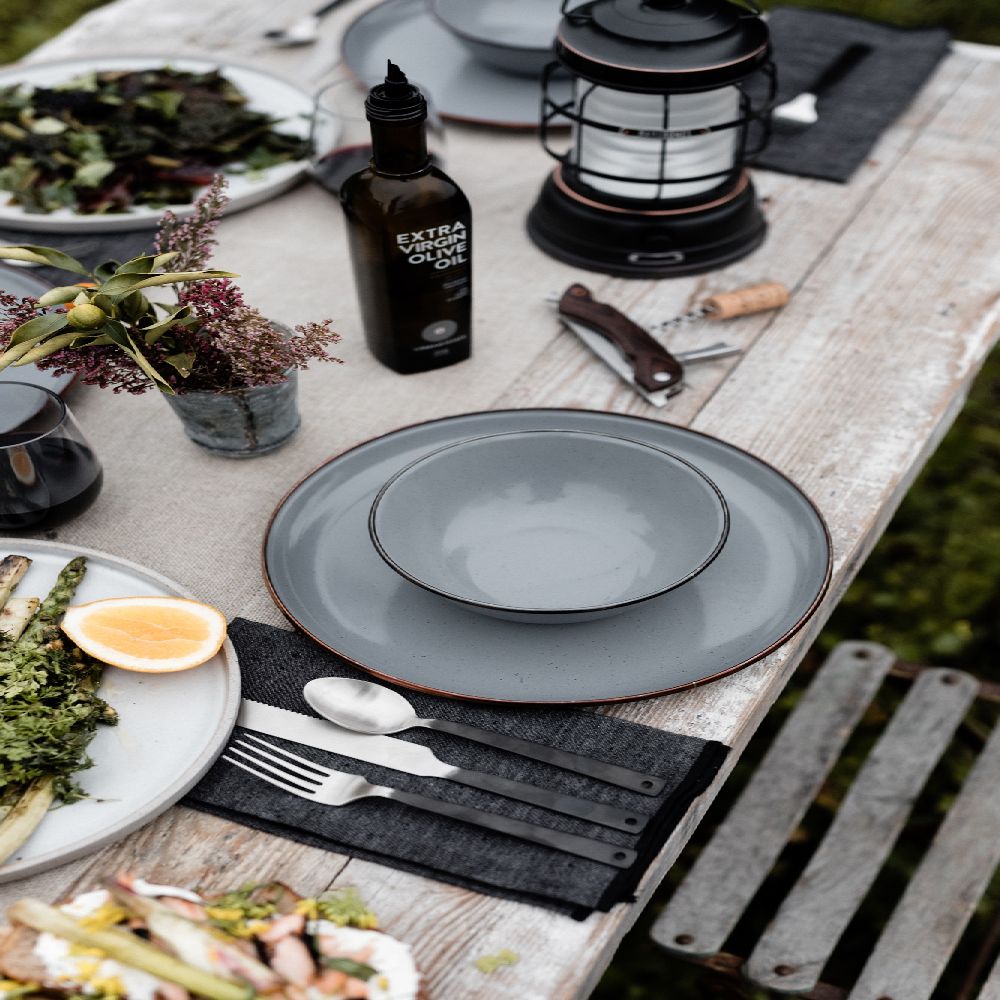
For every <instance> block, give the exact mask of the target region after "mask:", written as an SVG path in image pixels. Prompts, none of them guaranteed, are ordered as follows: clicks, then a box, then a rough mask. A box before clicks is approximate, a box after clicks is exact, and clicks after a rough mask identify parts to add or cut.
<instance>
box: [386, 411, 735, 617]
mask: <svg viewBox="0 0 1000 1000" xmlns="http://www.w3.org/2000/svg"><path fill="white" fill-rule="evenodd" d="M368 530H369V532H370V534H371V538H372V542H373V543H374V545H375V548H376V550H377V551H378V553H379V555H380V556H381V557H382V558H383V559H384V560H385V561H386V563H387V564H388V565H389V566H390V567H392V569H394V570H395V571H396V572H397V573H399V574H400V575H401V576H403V577H404V578H405V579H407V580H409V581H410V582H411V583H414V584H416V585H417V586H419V587H423V588H424V589H425V590H429V591H431V592H432V593H435V594H438V595H440V596H441V597H444V598H447V599H448V600H451V601H455V602H457V603H459V604H462V605H464V606H465V607H467V608H469V609H470V610H473V611H479V612H481V613H483V614H487V615H491V616H493V617H496V618H507V619H510V620H512V621H518V622H533V623H566V622H582V621H589V620H591V619H594V618H604V617H608V616H610V615H613V614H616V613H618V612H620V611H624V610H625V609H626V608H628V607H631V606H632V605H635V604H637V603H639V602H640V601H647V600H649V599H651V598H653V597H658V596H659V595H661V594H664V593H666V592H667V591H668V590H672V589H673V588H674V587H678V586H680V585H681V584H682V583H684V582H685V581H687V580H690V579H691V578H692V577H693V576H695V575H696V574H698V573H700V572H701V571H702V570H703V569H704V568H705V567H706V566H708V564H709V563H710V562H711V561H712V560H713V559H714V558H715V557H716V555H718V553H719V550H720V549H721V548H722V546H723V544H724V543H725V540H726V535H727V534H728V531H729V511H728V508H727V507H726V502H725V500H724V499H723V497H722V494H721V493H720V492H719V490H718V487H716V485H715V484H714V483H713V482H712V481H711V480H710V479H709V478H708V477H707V476H706V475H704V474H703V473H702V472H700V471H699V470H698V469H696V468H695V467H694V466H693V465H691V464H690V463H688V462H685V461H684V460H683V459H680V458H678V457H677V456H676V455H672V454H670V453H669V452H666V451H663V450H661V449H660V448H654V447H652V446H651V445H647V444H641V443H639V442H637V441H630V440H627V439H625V438H619V437H615V436H613V435H610V434H599V433H592V432H589V431H570V430H567V431H563V430H537V431H517V432H513V433H509V434H491V435H486V436H483V437H475V438H468V439H466V440H464V441H459V442H457V443H455V444H452V445H448V446H447V447H445V448H440V449H438V450H437V451H433V452H431V453H430V454H428V455H425V456H424V457H422V458H420V459H418V460H417V461H415V462H413V463H411V464H410V465H408V466H406V467H405V468H404V469H402V470H401V471H400V472H398V473H397V474H396V475H395V476H393V477H392V478H391V479H390V480H389V481H388V482H387V483H386V484H385V485H384V486H383V487H382V489H381V490H380V491H379V493H378V495H377V496H376V498H375V501H374V502H373V504H372V507H371V513H370V515H369V518H368Z"/></svg>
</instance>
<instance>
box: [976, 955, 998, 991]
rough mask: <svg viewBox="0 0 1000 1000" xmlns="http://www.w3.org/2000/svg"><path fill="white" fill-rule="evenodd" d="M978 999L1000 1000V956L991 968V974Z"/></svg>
mask: <svg viewBox="0 0 1000 1000" xmlns="http://www.w3.org/2000/svg"><path fill="white" fill-rule="evenodd" d="M977 1000H1000V957H998V958H997V960H996V963H995V964H994V966H993V968H992V969H991V970H990V974H989V976H988V977H987V979H986V982H985V983H984V984H983V988H982V990H980V992H979V996H978V998H977Z"/></svg>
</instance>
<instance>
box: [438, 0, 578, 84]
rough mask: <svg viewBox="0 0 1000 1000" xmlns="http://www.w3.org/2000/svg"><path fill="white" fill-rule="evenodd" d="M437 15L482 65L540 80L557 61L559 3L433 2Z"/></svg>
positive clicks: (504, 0) (540, 0)
mask: <svg viewBox="0 0 1000 1000" xmlns="http://www.w3.org/2000/svg"><path fill="white" fill-rule="evenodd" d="M430 9H431V13H432V14H433V15H434V17H435V18H437V20H438V21H440V23H441V24H443V25H444V26H445V27H446V28H447V29H448V30H449V31H450V32H451V33H452V34H453V35H454V36H455V37H456V38H457V39H458V40H459V41H460V42H461V43H462V44H463V45H464V46H465V47H466V48H467V49H468V50H469V51H470V52H471V53H472V55H473V56H475V58H476V59H479V60H480V61H481V62H484V63H487V64H488V65H490V66H493V67H495V68H496V69H499V70H503V71H504V72H505V73H516V74H518V75H519V76H538V75H539V74H540V73H541V72H542V70H543V69H544V68H545V65H546V64H547V63H550V62H552V61H553V60H554V59H555V55H554V53H553V51H552V41H553V39H554V38H555V36H556V28H557V27H558V25H559V20H560V18H561V17H562V15H561V13H560V11H559V0H431V6H430Z"/></svg>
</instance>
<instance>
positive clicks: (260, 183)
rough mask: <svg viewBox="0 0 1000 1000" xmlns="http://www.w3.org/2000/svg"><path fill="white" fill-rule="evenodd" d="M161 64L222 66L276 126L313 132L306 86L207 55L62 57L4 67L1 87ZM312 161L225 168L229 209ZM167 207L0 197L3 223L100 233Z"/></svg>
mask: <svg viewBox="0 0 1000 1000" xmlns="http://www.w3.org/2000/svg"><path fill="white" fill-rule="evenodd" d="M160 66H170V67H171V68H172V69H177V70H183V71H188V72H193V73H204V72H206V71H208V70H213V69H218V70H220V71H221V72H222V73H223V74H224V75H225V76H226V77H227V79H229V80H231V81H232V82H233V83H234V84H235V85H236V86H237V87H239V89H240V90H241V91H243V93H244V94H246V96H247V98H248V100H249V106H250V107H251V108H252V109H253V110H254V111H261V112H264V113H266V114H269V115H272V116H274V117H275V118H279V119H281V121H280V123H279V125H278V126H277V127H278V128H280V129H281V131H284V132H287V133H289V134H290V135H297V136H301V137H303V138H307V137H308V135H309V116H311V115H312V107H313V102H312V98H311V97H310V96H309V95H308V94H307V93H306V92H305V91H303V90H299V88H298V87H296V86H294V85H292V84H290V83H287V82H286V81H284V80H281V79H279V78H278V77H276V76H271V74H270V73H265V72H263V71H262V70H259V69H253V68H251V67H249V66H238V65H234V64H232V63H226V62H213V61H211V60H207V59H187V58H183V57H180V56H179V57H177V58H150V57H149V56H99V57H98V56H95V57H94V58H92V59H63V60H59V61H58V62H50V63H37V64H33V65H28V66H15V67H11V68H10V69H6V70H2V71H0V87H9V86H12V85H14V84H28V85H34V86H43V87H51V86H53V85H54V84H57V83H65V82H66V81H67V80H72V79H73V77H76V76H80V75H81V74H82V73H90V72H94V71H101V70H109V69H118V70H121V69H155V68H157V67H160ZM308 165H309V161H308V160H293V161H291V162H289V163H279V164H277V165H276V166H274V167H269V168H268V169H267V170H262V171H258V172H255V173H254V174H249V175H248V174H230V173H227V172H226V171H223V173H225V174H226V176H227V177H228V178H229V196H230V198H231V201H230V202H229V206H228V208H227V211H229V212H236V211H239V210H240V209H243V208H249V207H250V206H251V205H257V204H259V203H260V202H262V201H266V200H267V199H269V198H273V197H275V196H276V195H279V194H281V193H282V192H283V191H287V190H288V188H290V187H291V186H292V185H293V184H294V183H295V182H296V181H298V180H299V178H300V177H302V176H303V174H304V173H305V171H306V169H307V167H308ZM4 195H5V192H2V191H0V201H6V198H5V197H4ZM164 208H170V209H171V211H173V212H175V213H176V214H177V215H178V216H180V217H184V216H185V215H189V214H190V212H191V206H190V205H169V206H164ZM164 208H152V207H148V206H145V205H137V206H135V207H133V208H131V209H130V210H129V211H127V212H119V213H116V214H114V215H79V214H77V213H76V212H73V211H71V210H70V209H68V208H63V209H58V210H57V211H55V212H49V213H48V214H45V215H41V214H36V213H33V212H26V211H24V209H23V208H21V207H20V206H18V205H7V204H2V203H0V226H2V225H9V226H17V227H18V228H20V229H29V230H34V231H37V232H43V233H54V232H67V231H73V232H86V233H97V232H107V231H121V230H126V229H152V228H154V227H155V226H156V223H157V222H158V220H159V218H160V216H161V215H162V214H163V212H164Z"/></svg>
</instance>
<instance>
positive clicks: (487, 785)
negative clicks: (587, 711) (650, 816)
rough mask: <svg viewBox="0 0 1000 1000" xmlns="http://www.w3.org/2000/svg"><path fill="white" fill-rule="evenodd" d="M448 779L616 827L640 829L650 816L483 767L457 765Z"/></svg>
mask: <svg viewBox="0 0 1000 1000" xmlns="http://www.w3.org/2000/svg"><path fill="white" fill-rule="evenodd" d="M447 778H448V780H449V781H457V782H458V783H459V784H460V785H468V786H469V787H470V788H481V789H482V790H483V791H484V792H493V793H495V794H496V795H503V796H505V797H506V798H508V799H516V800H517V801H518V802H530V803H531V804H532V805H533V806H541V807H542V808H543V809H551V810H552V811H553V812H560V813H565V815H567V816H574V817H576V818H577V819H583V820H586V821H587V822H588V823H599V824H600V825H601V826H610V827H612V828H613V829H615V830H626V831H627V832H629V833H638V832H639V831H640V830H641V829H642V828H643V827H644V826H645V825H646V819H647V817H645V816H643V815H642V813H638V812H634V811H629V810H625V809H617V808H615V807H614V806H605V805H602V804H601V803H600V802H591V801H590V800H589V799H578V798H575V797H574V796H572V795H563V794H562V793H561V792H553V791H552V790H551V789H549V788H539V787H538V786H537V785H528V784H526V783H525V782H523V781H512V780H511V779H510V778H501V777H499V775H496V774H484V773H483V772H482V771H466V770H465V769H464V768H461V767H456V768H455V770H454V771H452V772H451V773H450V774H448V775H447Z"/></svg>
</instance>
